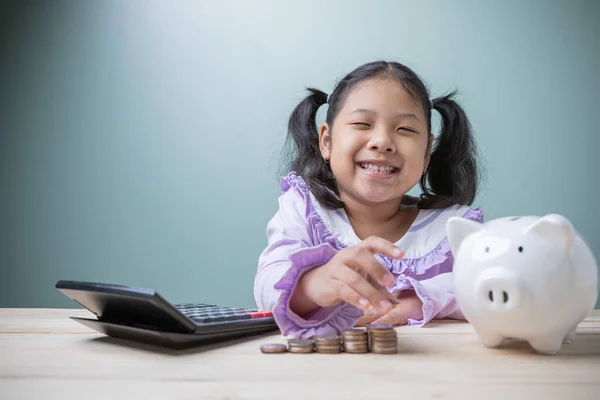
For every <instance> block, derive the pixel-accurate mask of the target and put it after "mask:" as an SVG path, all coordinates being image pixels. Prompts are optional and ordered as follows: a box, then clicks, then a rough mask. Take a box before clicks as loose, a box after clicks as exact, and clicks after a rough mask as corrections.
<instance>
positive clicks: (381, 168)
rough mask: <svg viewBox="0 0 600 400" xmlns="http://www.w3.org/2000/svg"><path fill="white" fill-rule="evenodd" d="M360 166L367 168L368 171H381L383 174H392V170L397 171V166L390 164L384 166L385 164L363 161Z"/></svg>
mask: <svg viewBox="0 0 600 400" xmlns="http://www.w3.org/2000/svg"><path fill="white" fill-rule="evenodd" d="M360 166H361V168H363V169H366V170H367V171H373V172H381V173H383V174H391V173H392V172H394V171H396V168H394V167H388V166H384V165H374V164H364V163H361V164H360Z"/></svg>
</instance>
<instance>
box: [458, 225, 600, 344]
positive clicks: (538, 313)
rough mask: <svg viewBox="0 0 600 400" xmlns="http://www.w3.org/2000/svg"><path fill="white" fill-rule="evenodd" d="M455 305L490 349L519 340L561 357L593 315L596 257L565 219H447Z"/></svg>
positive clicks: (596, 273) (595, 296)
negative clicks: (588, 316) (578, 327)
mask: <svg viewBox="0 0 600 400" xmlns="http://www.w3.org/2000/svg"><path fill="white" fill-rule="evenodd" d="M447 234H448V241H449V244H450V249H451V251H452V253H453V255H454V258H455V261H454V272H453V286H454V294H455V296H456V301H457V303H458V305H459V307H460V308H461V311H462V312H463V314H464V316H465V318H466V319H467V320H468V321H469V322H470V323H471V324H472V325H473V327H474V328H475V331H476V332H477V334H478V336H479V339H480V340H481V342H482V343H483V345H485V346H488V347H497V346H500V345H501V344H502V343H503V341H504V339H508V338H510V339H520V340H525V341H527V342H529V344H530V345H531V346H532V347H533V349H534V350H536V351H537V352H538V353H543V354H555V353H556V352H557V351H559V350H560V348H561V346H562V343H563V340H565V341H569V340H570V339H571V338H572V337H573V335H575V329H576V327H577V325H578V324H579V323H580V322H581V321H582V320H583V319H584V318H585V317H586V316H587V315H588V313H589V312H590V311H591V310H592V309H593V307H594V304H595V303H596V299H597V296H598V265H597V263H596V259H595V258H594V255H593V254H592V252H591V250H590V249H589V247H588V246H587V245H586V244H585V242H584V241H583V239H582V238H581V237H580V236H579V235H578V234H577V232H576V231H575V229H573V226H572V225H571V223H570V222H569V221H568V220H567V219H566V218H565V217H563V216H561V215H558V214H549V215H546V216H544V217H538V216H522V217H506V218H498V219H494V220H491V221H489V222H486V223H479V222H475V221H471V220H468V219H465V218H460V217H453V218H450V219H449V220H448V223H447Z"/></svg>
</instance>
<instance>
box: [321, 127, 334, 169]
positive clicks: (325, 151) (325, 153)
mask: <svg viewBox="0 0 600 400" xmlns="http://www.w3.org/2000/svg"><path fill="white" fill-rule="evenodd" d="M319 150H321V157H323V159H324V160H325V161H329V158H330V157H331V131H330V130H329V125H328V124H327V122H324V123H323V124H322V125H321V128H320V129H319Z"/></svg>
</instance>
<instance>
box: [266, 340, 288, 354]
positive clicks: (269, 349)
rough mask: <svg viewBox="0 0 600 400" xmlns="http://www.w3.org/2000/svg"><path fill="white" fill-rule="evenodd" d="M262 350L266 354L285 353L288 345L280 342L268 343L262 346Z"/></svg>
mask: <svg viewBox="0 0 600 400" xmlns="http://www.w3.org/2000/svg"><path fill="white" fill-rule="evenodd" d="M260 351H262V352H263V353H266V354H275V353H285V352H286V351H287V346H286V345H285V344H279V343H267V344H263V345H261V346H260Z"/></svg>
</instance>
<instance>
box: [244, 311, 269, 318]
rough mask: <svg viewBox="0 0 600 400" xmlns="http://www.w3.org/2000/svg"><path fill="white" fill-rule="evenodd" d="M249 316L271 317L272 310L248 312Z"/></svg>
mask: <svg viewBox="0 0 600 400" xmlns="http://www.w3.org/2000/svg"><path fill="white" fill-rule="evenodd" d="M250 316H251V317H252V318H265V317H272V316H273V313H272V312H253V313H250Z"/></svg>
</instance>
